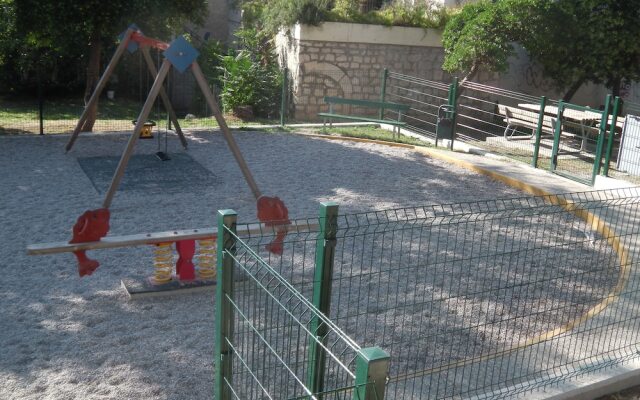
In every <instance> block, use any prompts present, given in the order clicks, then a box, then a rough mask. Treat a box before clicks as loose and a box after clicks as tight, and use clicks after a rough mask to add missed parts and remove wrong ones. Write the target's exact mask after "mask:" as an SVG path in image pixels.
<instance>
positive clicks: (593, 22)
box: [443, 0, 640, 100]
mask: <svg viewBox="0 0 640 400" xmlns="http://www.w3.org/2000/svg"><path fill="white" fill-rule="evenodd" d="M638 21H640V0H584V1H574V0H555V1H554V0H497V1H488V0H483V1H480V2H478V3H472V4H468V5H466V6H465V7H464V8H463V9H462V11H461V12H460V13H459V14H458V15H456V16H454V17H453V18H452V19H451V20H450V21H449V23H448V24H447V26H446V28H445V31H444V34H443V44H444V48H445V60H444V63H443V68H444V69H445V70H447V71H449V72H454V71H462V72H463V73H465V77H464V79H463V81H462V82H463V83H464V82H466V81H467V80H469V79H472V78H473V77H474V76H475V74H476V73H477V72H478V70H479V69H481V68H485V69H486V70H488V71H492V72H505V71H506V70H507V69H508V66H509V64H508V58H509V57H510V56H512V55H514V47H513V44H514V43H518V44H520V45H522V46H523V47H524V49H525V50H526V51H527V52H528V54H529V56H530V58H531V60H532V61H534V62H536V63H538V64H539V65H541V66H542V69H543V73H544V75H545V76H546V77H547V78H549V79H551V80H552V81H553V82H554V84H555V86H556V87H557V88H558V90H566V92H565V95H564V97H563V98H564V99H565V100H570V99H571V97H573V95H574V94H575V93H576V91H577V90H578V89H579V88H580V87H581V86H582V85H583V84H584V83H585V82H592V83H603V84H605V85H607V86H608V87H610V88H612V89H613V93H614V94H618V93H619V90H620V84H621V82H622V80H623V79H627V80H638V79H640V62H639V61H640V40H638V37H640V24H638Z"/></svg>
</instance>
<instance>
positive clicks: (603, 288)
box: [222, 188, 640, 399]
mask: <svg viewBox="0 0 640 400" xmlns="http://www.w3.org/2000/svg"><path fill="white" fill-rule="evenodd" d="M323 210H324V211H323V215H322V216H321V217H320V219H319V220H318V219H312V220H297V221H294V222H293V225H292V228H291V230H290V232H289V234H288V235H287V238H286V240H285V245H284V252H283V254H282V255H277V256H276V255H269V253H268V252H267V250H265V245H266V244H267V243H269V242H270V241H271V240H273V239H274V237H275V233H274V232H272V231H270V230H268V229H265V230H264V231H263V232H261V233H259V234H255V233H254V234H252V235H245V236H243V237H242V241H243V243H244V244H243V250H242V252H243V254H251V255H252V257H253V259H255V258H256V257H257V256H258V255H259V256H260V257H262V259H263V260H264V261H261V262H259V263H258V262H253V263H249V264H254V263H255V264H256V266H255V267H238V266H235V267H233V269H235V270H236V271H237V270H238V269H242V270H246V271H248V272H250V273H251V274H252V276H256V277H258V276H261V275H258V274H256V273H254V272H252V271H254V270H255V269H257V268H258V266H257V264H260V265H263V264H264V265H265V271H266V270H267V268H266V265H268V266H269V268H270V269H268V271H269V273H267V272H263V274H264V276H265V277H267V278H265V279H268V280H271V279H274V278H273V277H274V276H278V277H279V278H278V279H281V280H282V279H283V280H285V281H286V282H287V283H288V284H289V285H291V287H292V288H295V290H296V291H297V293H299V295H300V296H303V297H304V298H306V301H308V302H311V303H313V305H314V306H315V307H316V308H317V309H318V310H320V309H322V314H324V315H325V316H326V317H328V318H329V319H330V321H331V323H332V325H328V324H327V326H328V327H335V328H332V329H334V330H333V332H335V333H336V335H338V332H342V334H344V335H345V336H348V337H351V338H353V340H354V341H355V342H357V343H358V344H359V345H360V346H362V347H373V346H376V347H379V348H381V349H382V350H384V351H385V352H387V353H388V354H389V355H390V357H391V358H390V366H389V383H388V385H387V387H386V397H387V398H393V399H426V398H429V399H431V398H433V399H450V398H451V399H452V398H465V397H471V396H488V397H492V398H494V397H495V398H500V397H511V396H515V395H518V394H520V393H524V392H529V391H533V390H536V389H539V388H542V387H546V386H549V385H553V384H558V383H563V382H571V380H572V379H573V378H575V377H576V376H580V375H584V374H588V373H591V372H593V371H596V370H600V369H603V368H609V367H611V366H614V365H619V364H623V363H625V362H627V361H629V360H631V359H636V358H637V357H638V354H640V353H639V351H640V338H639V337H638V335H637V332H638V331H639V330H640V275H639V274H638V272H637V267H638V256H639V254H638V250H639V248H638V246H639V245H640V240H639V239H640V236H639V235H640V224H638V221H639V220H640V189H635V188H634V189H626V190H616V191H597V192H586V193H575V194H567V195H560V196H542V197H526V198H515V199H501V200H493V201H481V202H473V203H459V204H449V205H434V206H425V207H413V208H403V209H393V210H382V211H372V212H365V213H357V214H338V213H337V210H336V209H335V206H334V205H330V207H329V208H327V207H324V208H323ZM323 221H331V222H330V223H329V224H325V225H324V226H325V228H322V227H321V226H322V225H323ZM318 222H319V224H318ZM314 226H318V227H317V228H314ZM310 227H311V228H310ZM321 242H322V243H323V245H322V246H321V245H320V243H321ZM237 248H238V249H239V247H237ZM250 249H251V250H250ZM236 253H238V251H236ZM321 255H322V256H321ZM235 257H236V258H238V256H235ZM245 258H246V257H245ZM331 259H332V260H333V263H331V262H330V260H331ZM240 261H241V262H237V264H239V265H241V266H242V265H246V264H247V261H246V260H240ZM254 261H255V260H254ZM254 268H255V269H254ZM222 272H223V271H222ZM281 280H275V279H274V282H276V281H277V282H278V285H280V284H282V285H284V283H281V282H282V281H281ZM290 290H293V289H290ZM251 293H256V290H254V291H252V292H251ZM287 293H290V292H287ZM287 296H290V294H289V295H287ZM263 298H264V296H263V297H261V298H260V299H263ZM287 298H288V297H287ZM248 301H254V298H249V299H248ZM236 303H238V301H236ZM264 303H265V302H264V300H259V301H258V303H245V304H246V305H245V307H247V308H249V309H256V308H259V309H260V310H261V311H260V312H255V313H254V314H252V315H253V316H254V318H255V319H256V322H255V323H254V326H257V325H262V324H264V326H265V328H267V329H270V328H271V327H282V328H273V329H274V334H273V335H272V336H271V338H272V340H273V341H275V342H276V343H280V344H281V345H282V346H283V348H282V350H281V352H284V354H297V358H296V357H290V358H288V359H286V363H288V365H289V363H290V364H291V365H293V366H300V365H307V364H308V362H309V360H310V357H309V355H308V354H309V344H308V343H309V335H308V334H300V332H301V331H300V328H297V327H294V329H293V331H292V334H291V335H290V334H289V329H290V326H292V324H288V323H286V321H285V320H284V314H283V313H281V312H279V311H278V309H279V308H278V307H273V306H266V305H264V306H263V305H262V304H264ZM288 304H291V307H292V309H294V310H295V311H296V312H302V313H304V311H302V309H303V308H305V309H306V308H307V307H308V306H307V307H303V304H304V305H307V303H306V302H303V301H302V300H300V299H299V297H296V300H295V302H291V303H288ZM309 308H310V307H309ZM245 315H247V314H245ZM304 315H306V316H308V317H311V316H310V315H309V314H306V313H305V314H304ZM306 321H307V322H308V323H309V324H311V325H310V326H317V325H313V324H312V323H311V322H312V321H311V318H307V320H306ZM238 323H239V322H238ZM296 326H297V325H296ZM284 327H286V328H284ZM338 327H339V328H338ZM314 329H315V328H314ZM275 332H277V333H275ZM283 336H284V337H283ZM285 337H286V338H285ZM340 337H342V336H340ZM336 338H338V336H336ZM341 340H342V339H341ZM329 343H337V344H336V345H335V346H334V347H330V346H327V347H328V351H327V353H328V354H336V355H337V354H348V357H347V358H348V359H351V358H352V357H353V356H354V355H355V354H356V349H357V348H356V347H355V346H352V347H349V346H347V345H346V343H347V342H346V341H345V340H343V341H340V340H338V341H337V342H336V341H335V340H330V341H329ZM340 343H343V344H340ZM254 345H255V348H254V350H253V354H262V353H263V352H264V351H265V350H264V349H262V347H264V344H262V343H257V342H254ZM336 346H337V347H336ZM256 349H262V350H260V351H258V352H257V353H256V351H257V350H256ZM338 358H340V357H338ZM283 359H284V358H283ZM340 359H341V360H342V359H343V358H340ZM251 362H252V363H257V364H259V365H263V364H264V363H266V362H267V361H266V360H264V359H262V358H261V357H255V358H253V359H251ZM327 362H332V359H330V358H327ZM343 364H344V365H350V364H348V362H346V361H345V362H344V363H343ZM268 365H272V364H268ZM253 368H254V369H258V370H261V368H262V367H253ZM301 368H303V367H301ZM271 369H273V368H271ZM290 369H292V370H293V369H294V368H293V367H290ZM308 370H309V368H307V369H306V370H305V371H308ZM329 370H331V371H333V370H332V369H327V371H329ZM283 371H284V370H283ZM285 372H286V373H289V371H288V370H286V371H285ZM268 376H271V375H268ZM297 376H300V377H303V376H305V374H304V373H302V374H299V375H297ZM337 376H338V377H341V378H342V381H344V380H347V381H349V380H350V379H352V377H351V375H348V374H347V373H346V372H340V373H339V374H337ZM263 379H266V377H265V376H263ZM324 379H325V381H324V382H333V381H334V380H332V379H333V378H331V379H330V378H329V377H328V375H327V376H325V377H324ZM300 380H302V378H300ZM338 380H340V379H338ZM303 381H304V380H303ZM325 384H326V385H328V386H327V387H326V388H327V389H335V388H336V387H338V386H340V385H334V384H328V383H325ZM378 395H380V393H378Z"/></svg>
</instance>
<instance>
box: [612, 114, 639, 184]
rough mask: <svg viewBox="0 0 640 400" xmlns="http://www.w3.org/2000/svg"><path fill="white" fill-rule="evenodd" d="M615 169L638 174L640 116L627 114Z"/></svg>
mask: <svg viewBox="0 0 640 400" xmlns="http://www.w3.org/2000/svg"><path fill="white" fill-rule="evenodd" d="M620 140H621V141H620V150H619V151H618V162H617V164H616V169H617V170H618V171H622V172H626V173H628V174H629V175H633V176H640V117H639V116H635V115H627V117H626V118H625V120H624V129H623V130H622V138H621V139H620Z"/></svg>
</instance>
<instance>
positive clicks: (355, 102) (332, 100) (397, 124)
mask: <svg viewBox="0 0 640 400" xmlns="http://www.w3.org/2000/svg"><path fill="white" fill-rule="evenodd" d="M324 102H325V103H326V104H328V105H329V112H328V113H318V116H319V117H322V118H323V121H324V124H323V129H324V128H325V127H326V125H327V119H328V120H329V126H330V127H331V126H332V123H333V119H334V118H335V119H347V120H351V121H361V122H373V123H377V124H389V125H392V126H393V133H394V134H395V132H396V128H398V132H400V128H401V127H403V126H405V125H406V124H407V123H406V122H403V121H402V114H403V113H406V112H407V110H409V108H410V107H409V106H407V105H404V104H399V103H390V102H384V101H369V100H360V99H345V98H342V97H332V96H325V97H324ZM335 104H339V105H350V106H357V107H365V108H372V109H377V110H379V111H380V114H383V113H384V110H391V111H395V112H397V113H398V119H397V120H392V119H384V118H372V117H363V116H359V115H348V114H338V113H336V112H334V110H333V106H334V105H335Z"/></svg>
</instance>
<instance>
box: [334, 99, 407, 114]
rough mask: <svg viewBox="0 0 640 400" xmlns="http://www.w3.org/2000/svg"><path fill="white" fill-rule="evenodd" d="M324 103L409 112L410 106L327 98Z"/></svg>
mask: <svg viewBox="0 0 640 400" xmlns="http://www.w3.org/2000/svg"><path fill="white" fill-rule="evenodd" d="M324 102H325V103H327V104H348V105H352V106H361V107H369V108H384V109H388V110H392V111H407V110H408V109H409V108H411V107H410V106H408V105H406V104H400V103H392V102H386V101H372V100H361V99H345V98H342V97H332V96H325V97H324Z"/></svg>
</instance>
